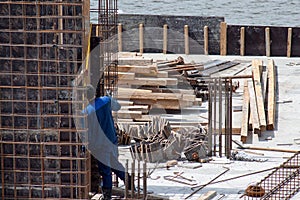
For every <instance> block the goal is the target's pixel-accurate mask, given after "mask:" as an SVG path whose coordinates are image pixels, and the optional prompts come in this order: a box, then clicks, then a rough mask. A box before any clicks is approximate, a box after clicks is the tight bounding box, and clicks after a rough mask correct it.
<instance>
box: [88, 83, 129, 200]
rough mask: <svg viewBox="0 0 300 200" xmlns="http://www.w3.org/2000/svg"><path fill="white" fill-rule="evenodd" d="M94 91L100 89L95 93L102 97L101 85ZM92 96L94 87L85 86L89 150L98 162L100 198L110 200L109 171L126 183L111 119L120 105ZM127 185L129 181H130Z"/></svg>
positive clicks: (108, 99)
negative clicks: (100, 178)
mask: <svg viewBox="0 0 300 200" xmlns="http://www.w3.org/2000/svg"><path fill="white" fill-rule="evenodd" d="M97 90H100V91H97V94H99V93H100V94H104V92H103V90H104V87H103V85H102V86H101V85H100V87H99V84H98V87H97ZM101 90H102V91H101ZM95 94H96V92H95V89H94V87H93V86H92V85H88V86H87V98H88V100H89V105H88V106H87V108H86V109H85V112H86V113H87V114H88V117H87V123H88V137H89V139H88V149H89V150H90V151H91V153H92V155H93V156H94V157H95V158H96V159H97V160H98V169H99V173H100V175H101V176H102V182H101V183H100V186H101V190H102V199H103V200H110V199H111V193H112V172H114V173H115V174H116V175H117V177H119V178H120V179H121V180H123V181H125V168H124V166H123V165H122V164H121V163H120V162H119V160H118V139H117V134H116V129H115V125H114V120H113V117H112V110H113V111H118V110H119V109H120V108H121V105H120V104H119V103H118V102H117V100H115V99H114V98H112V97H111V96H110V95H105V96H100V97H96V96H95ZM128 182H130V178H129V180H128ZM129 185H130V184H129Z"/></svg>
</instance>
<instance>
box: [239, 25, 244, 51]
mask: <svg viewBox="0 0 300 200" xmlns="http://www.w3.org/2000/svg"><path fill="white" fill-rule="evenodd" d="M240 55H241V56H244V55H245V27H241V33H240Z"/></svg>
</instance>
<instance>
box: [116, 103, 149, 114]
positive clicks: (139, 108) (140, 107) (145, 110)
mask: <svg viewBox="0 0 300 200" xmlns="http://www.w3.org/2000/svg"><path fill="white" fill-rule="evenodd" d="M121 110H129V111H142V114H147V113H148V112H149V106H147V105H133V106H122V107H121Z"/></svg>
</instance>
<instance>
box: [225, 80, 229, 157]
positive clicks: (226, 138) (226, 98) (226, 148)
mask: <svg viewBox="0 0 300 200" xmlns="http://www.w3.org/2000/svg"><path fill="white" fill-rule="evenodd" d="M228 97H229V94H228V81H227V79H226V80H225V156H226V157H227V158H229V155H228V120H229V117H228V116H229V115H228V112H229V109H228V106H229V102H228Z"/></svg>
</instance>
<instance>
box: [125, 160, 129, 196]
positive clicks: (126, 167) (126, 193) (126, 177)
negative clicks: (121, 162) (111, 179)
mask: <svg viewBox="0 0 300 200" xmlns="http://www.w3.org/2000/svg"><path fill="white" fill-rule="evenodd" d="M128 178H129V176H128V160H126V163H125V194H124V198H125V199H127V198H128Z"/></svg>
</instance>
